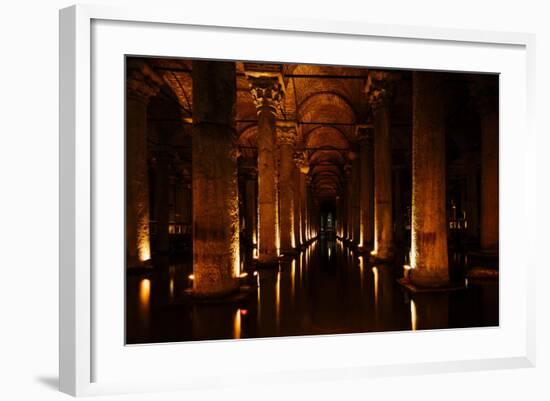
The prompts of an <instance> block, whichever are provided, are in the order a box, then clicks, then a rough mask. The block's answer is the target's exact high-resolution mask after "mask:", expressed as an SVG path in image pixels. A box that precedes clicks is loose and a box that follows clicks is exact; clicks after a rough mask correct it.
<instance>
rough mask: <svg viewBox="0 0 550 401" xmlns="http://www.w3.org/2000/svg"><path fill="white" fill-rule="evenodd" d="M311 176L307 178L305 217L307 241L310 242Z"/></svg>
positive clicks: (311, 223)
mask: <svg viewBox="0 0 550 401" xmlns="http://www.w3.org/2000/svg"><path fill="white" fill-rule="evenodd" d="M311 185H312V178H311V175H307V176H306V199H305V205H304V206H305V215H306V240H307V241H310V240H311V238H312V225H313V222H312V210H311V208H312V202H311Z"/></svg>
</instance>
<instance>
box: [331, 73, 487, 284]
mask: <svg viewBox="0 0 550 401" xmlns="http://www.w3.org/2000/svg"><path fill="white" fill-rule="evenodd" d="M390 80H391V76H390V74H389V73H386V72H379V71H372V72H371V73H370V74H369V79H368V82H367V86H366V92H367V96H368V102H369V104H370V106H371V108H372V114H373V127H374V129H373V135H372V136H373V137H371V136H370V132H369V130H368V129H367V128H366V127H361V126H359V127H358V131H357V133H358V135H357V137H358V140H359V163H357V157H356V154H355V153H353V152H350V157H349V159H350V162H351V163H348V164H347V165H346V166H345V176H346V184H345V186H344V188H343V190H344V191H345V195H344V199H343V200H342V199H339V200H338V204H337V208H338V214H339V216H340V219H341V223H340V224H339V228H338V232H339V235H341V236H342V237H343V238H344V239H345V240H347V241H349V242H352V243H354V244H355V245H357V247H358V249H359V250H360V251H365V250H367V249H369V248H370V247H372V251H371V254H372V256H373V259H375V260H379V261H384V260H390V259H391V258H392V256H393V243H394V240H395V238H394V216H393V215H392V209H393V203H394V202H393V199H392V196H393V194H392V191H393V188H392V186H393V183H394V181H395V184H396V185H397V184H398V181H399V180H394V179H393V177H392V159H391V132H390V126H391V125H390V115H389V107H388V99H389V94H390V91H389V87H388V83H389V82H390ZM443 86H444V82H443V76H442V75H441V74H438V73H429V72H413V93H412V97H413V110H412V111H413V118H412V120H413V129H412V131H413V132H412V202H411V205H412V208H411V215H412V216H411V220H412V221H411V252H410V267H411V272H410V275H409V279H410V281H411V282H412V283H413V284H415V285H418V286H423V287H441V286H446V285H448V284H449V269H448V245H447V244H448V242H447V229H448V227H447V204H446V178H447V171H446V162H445V106H444V105H445V93H444V90H443ZM494 89H495V88H486V87H483V86H481V88H480V86H479V85H478V86H475V93H474V95H475V96H474V97H475V98H477V99H482V100H483V102H482V104H478V110H479V112H480V125H481V138H482V141H481V142H482V146H481V147H482V155H481V163H482V164H481V205H480V208H481V222H480V246H481V249H482V251H483V252H486V253H489V254H496V253H497V251H498V107H497V101H496V99H495V97H494V93H495V90H494ZM479 92H481V95H480V93H479ZM491 94H493V95H492V96H491ZM357 177H359V180H357ZM358 189H359V194H358V193H357V190H358ZM357 202H359V204H358V205H359V206H357ZM358 214H359V217H358Z"/></svg>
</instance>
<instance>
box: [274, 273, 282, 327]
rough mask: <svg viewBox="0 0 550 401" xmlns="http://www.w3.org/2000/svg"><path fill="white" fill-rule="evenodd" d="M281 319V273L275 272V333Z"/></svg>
mask: <svg viewBox="0 0 550 401" xmlns="http://www.w3.org/2000/svg"><path fill="white" fill-rule="evenodd" d="M280 319H281V271H280V270H279V271H278V272H277V283H276V284H275V321H276V323H277V331H279V324H280Z"/></svg>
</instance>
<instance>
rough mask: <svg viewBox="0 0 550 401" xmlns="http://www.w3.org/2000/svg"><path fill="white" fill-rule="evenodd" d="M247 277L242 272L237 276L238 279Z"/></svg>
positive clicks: (245, 273) (246, 274)
mask: <svg viewBox="0 0 550 401" xmlns="http://www.w3.org/2000/svg"><path fill="white" fill-rule="evenodd" d="M247 276H248V273H247V272H243V273H241V274H239V278H245V277H247Z"/></svg>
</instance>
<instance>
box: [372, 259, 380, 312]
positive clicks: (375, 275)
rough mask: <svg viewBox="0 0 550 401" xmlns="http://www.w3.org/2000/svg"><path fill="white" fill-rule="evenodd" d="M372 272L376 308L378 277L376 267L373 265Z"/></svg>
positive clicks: (376, 306) (376, 305)
mask: <svg viewBox="0 0 550 401" xmlns="http://www.w3.org/2000/svg"><path fill="white" fill-rule="evenodd" d="M372 274H373V276H374V283H373V284H374V307H375V308H378V288H379V277H378V267H376V266H373V268H372Z"/></svg>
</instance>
